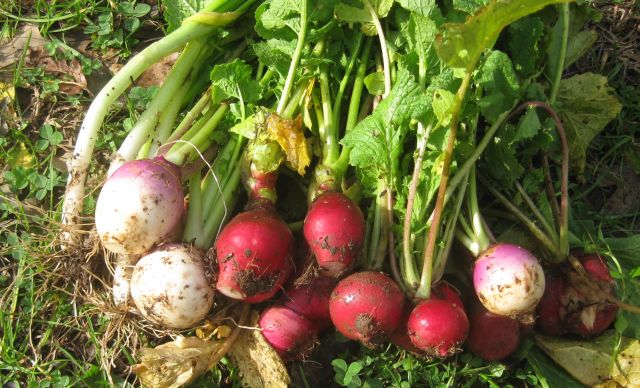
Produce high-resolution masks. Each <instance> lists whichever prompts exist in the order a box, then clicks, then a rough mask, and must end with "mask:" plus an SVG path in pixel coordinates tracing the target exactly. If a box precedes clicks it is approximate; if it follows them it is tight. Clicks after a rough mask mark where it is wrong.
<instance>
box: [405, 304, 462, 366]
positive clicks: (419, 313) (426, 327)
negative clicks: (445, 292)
mask: <svg viewBox="0 0 640 388" xmlns="http://www.w3.org/2000/svg"><path fill="white" fill-rule="evenodd" d="M407 330H408V332H409V337H410V338H411V342H412V343H413V344H414V345H415V346H416V347H417V348H418V349H420V350H422V351H424V352H425V353H427V354H428V355H430V356H434V357H447V356H450V355H452V354H455V353H457V352H458V351H459V350H460V347H461V346H462V344H463V343H464V341H465V339H466V338H467V334H468V333H469V320H468V319H467V314H466V313H465V312H464V310H463V309H462V308H460V307H459V306H456V305H454V304H453V303H452V302H450V301H448V300H443V299H428V300H423V301H421V302H420V303H418V305H417V306H416V307H415V308H414V309H413V311H411V314H410V315H409V320H408V321H407Z"/></svg>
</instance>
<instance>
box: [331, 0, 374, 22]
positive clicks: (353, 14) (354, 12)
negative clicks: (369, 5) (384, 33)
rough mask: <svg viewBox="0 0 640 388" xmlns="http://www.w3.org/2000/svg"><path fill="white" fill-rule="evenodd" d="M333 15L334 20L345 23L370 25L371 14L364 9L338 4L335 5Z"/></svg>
mask: <svg viewBox="0 0 640 388" xmlns="http://www.w3.org/2000/svg"><path fill="white" fill-rule="evenodd" d="M334 13H335V15H336V19H338V20H340V21H342V22H346V23H371V22H372V20H373V19H371V14H370V13H369V12H368V11H367V10H366V9H364V8H358V7H354V6H351V5H348V4H344V3H340V4H338V5H336V7H335V10H334Z"/></svg>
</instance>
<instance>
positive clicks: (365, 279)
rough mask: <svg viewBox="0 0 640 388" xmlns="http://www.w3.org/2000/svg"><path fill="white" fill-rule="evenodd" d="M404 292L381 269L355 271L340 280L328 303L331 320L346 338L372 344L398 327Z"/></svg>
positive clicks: (379, 342) (401, 314) (371, 345)
mask: <svg viewBox="0 0 640 388" xmlns="http://www.w3.org/2000/svg"><path fill="white" fill-rule="evenodd" d="M404 303H405V299H404V295H403V294H402V291H401V290H400V288H399V287H398V285H397V284H396V283H395V282H394V281H393V280H392V279H391V278H390V277H389V276H387V275H385V274H384V273H381V272H374V271H364V272H357V273H355V274H353V275H350V276H348V277H346V278H345V279H343V280H341V281H340V282H339V283H338V285H337V286H336V287H335V288H334V290H333V293H332V294H331V300H330V302H329V312H330V314H331V321H332V322H333V324H334V325H335V327H336V329H338V331H339V332H340V333H342V334H343V335H344V336H345V337H347V338H350V339H353V340H357V341H361V342H362V343H363V344H364V345H365V346H368V347H375V346H376V345H379V344H381V343H382V342H384V341H385V340H386V339H387V338H388V336H390V335H391V334H392V333H393V332H394V331H395V330H396V329H397V328H398V326H400V323H401V321H402V316H403V311H404Z"/></svg>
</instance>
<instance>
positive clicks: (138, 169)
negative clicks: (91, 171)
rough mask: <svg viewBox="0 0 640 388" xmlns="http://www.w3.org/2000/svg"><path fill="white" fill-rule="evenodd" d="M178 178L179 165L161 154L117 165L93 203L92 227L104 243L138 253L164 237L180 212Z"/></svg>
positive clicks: (176, 223)
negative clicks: (94, 215)
mask: <svg viewBox="0 0 640 388" xmlns="http://www.w3.org/2000/svg"><path fill="white" fill-rule="evenodd" d="M180 179H181V178H180V169H179V167H178V166H176V165H175V164H173V163H171V162H168V161H166V160H165V159H163V158H162V157H158V158H155V159H141V160H133V161H130V162H127V163H125V164H123V165H122V166H120V168H118V169H117V170H116V171H115V172H114V173H113V174H112V175H111V176H110V177H109V178H108V179H107V181H106V183H105V184H104V186H103V188H102V190H101V191H100V195H99V196H98V201H97V203H96V229H97V231H98V236H99V237H100V240H101V241H102V244H103V245H104V247H105V248H106V249H108V250H109V251H111V252H114V253H120V254H127V255H140V254H143V253H145V252H148V251H149V250H151V248H153V247H154V246H156V245H158V244H160V243H162V242H165V241H167V240H168V239H169V237H170V235H171V234H172V233H175V230H176V229H177V228H179V226H180V222H181V218H182V214H183V212H184V194H183V191H182V183H181V180H180Z"/></svg>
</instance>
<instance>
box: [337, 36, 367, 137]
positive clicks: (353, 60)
mask: <svg viewBox="0 0 640 388" xmlns="http://www.w3.org/2000/svg"><path fill="white" fill-rule="evenodd" d="M363 41H364V34H363V33H362V32H358V35H357V38H356V46H355V47H354V49H353V52H352V53H351V58H350V59H349V63H348V64H347V68H346V69H345V72H344V76H343V77H342V80H341V81H340V86H339V87H338V93H337V94H336V98H335V100H334V101H333V108H332V111H333V126H334V128H339V127H340V113H341V110H342V96H343V95H344V92H345V90H346V89H347V85H348V84H349V79H350V78H351V73H352V72H353V69H354V67H355V65H356V62H357V61H358V58H359V56H358V54H359V53H360V49H361V48H362V42H363ZM356 77H357V75H356ZM354 87H355V85H354ZM359 102H360V99H358V103H359ZM349 107H350V108H351V103H350V104H349Z"/></svg>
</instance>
